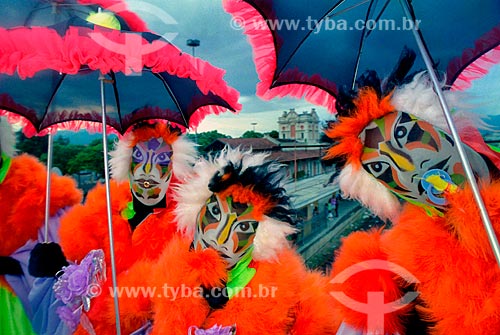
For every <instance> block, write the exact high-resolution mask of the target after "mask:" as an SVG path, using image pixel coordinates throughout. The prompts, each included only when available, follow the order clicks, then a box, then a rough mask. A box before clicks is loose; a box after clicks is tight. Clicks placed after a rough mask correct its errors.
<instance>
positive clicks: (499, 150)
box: [486, 144, 500, 152]
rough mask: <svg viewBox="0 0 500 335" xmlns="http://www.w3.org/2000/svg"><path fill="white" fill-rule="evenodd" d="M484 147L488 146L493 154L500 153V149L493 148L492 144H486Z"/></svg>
mask: <svg viewBox="0 0 500 335" xmlns="http://www.w3.org/2000/svg"><path fill="white" fill-rule="evenodd" d="M486 145H487V146H489V147H490V149H491V150H493V151H495V152H500V148H499V147H497V146H494V145H493V144H486Z"/></svg>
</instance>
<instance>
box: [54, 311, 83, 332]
mask: <svg viewBox="0 0 500 335" xmlns="http://www.w3.org/2000/svg"><path fill="white" fill-rule="evenodd" d="M56 312H57V315H59V318H61V320H62V321H63V322H64V323H65V324H66V325H67V326H68V328H69V329H70V330H71V333H73V332H74V331H75V330H76V327H78V324H79V323H80V316H81V315H82V310H81V308H79V309H76V310H75V311H72V310H71V308H69V307H68V306H61V307H58V308H57V310H56Z"/></svg>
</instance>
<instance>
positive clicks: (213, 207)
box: [207, 201, 221, 221]
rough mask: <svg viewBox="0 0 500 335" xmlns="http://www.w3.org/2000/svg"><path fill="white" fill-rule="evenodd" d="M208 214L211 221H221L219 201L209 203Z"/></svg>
mask: <svg viewBox="0 0 500 335" xmlns="http://www.w3.org/2000/svg"><path fill="white" fill-rule="evenodd" d="M207 214H208V219H209V221H220V217H221V210H220V207H219V204H218V203H217V201H213V202H209V203H208V204H207Z"/></svg>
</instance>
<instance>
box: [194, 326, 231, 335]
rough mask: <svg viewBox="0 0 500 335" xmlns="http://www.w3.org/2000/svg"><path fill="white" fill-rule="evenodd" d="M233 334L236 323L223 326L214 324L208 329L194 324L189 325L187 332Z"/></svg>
mask: <svg viewBox="0 0 500 335" xmlns="http://www.w3.org/2000/svg"><path fill="white" fill-rule="evenodd" d="M193 330H194V333H193ZM234 334H236V325H233V326H225V327H223V326H219V325H214V326H213V327H212V328H210V329H201V328H198V327H196V326H191V327H189V333H188V335H234Z"/></svg>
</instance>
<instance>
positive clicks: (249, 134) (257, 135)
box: [241, 130, 264, 138]
mask: <svg viewBox="0 0 500 335" xmlns="http://www.w3.org/2000/svg"><path fill="white" fill-rule="evenodd" d="M262 137H264V134H262V133H259V132H257V131H254V130H247V131H246V132H244V133H243V135H241V138H262Z"/></svg>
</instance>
